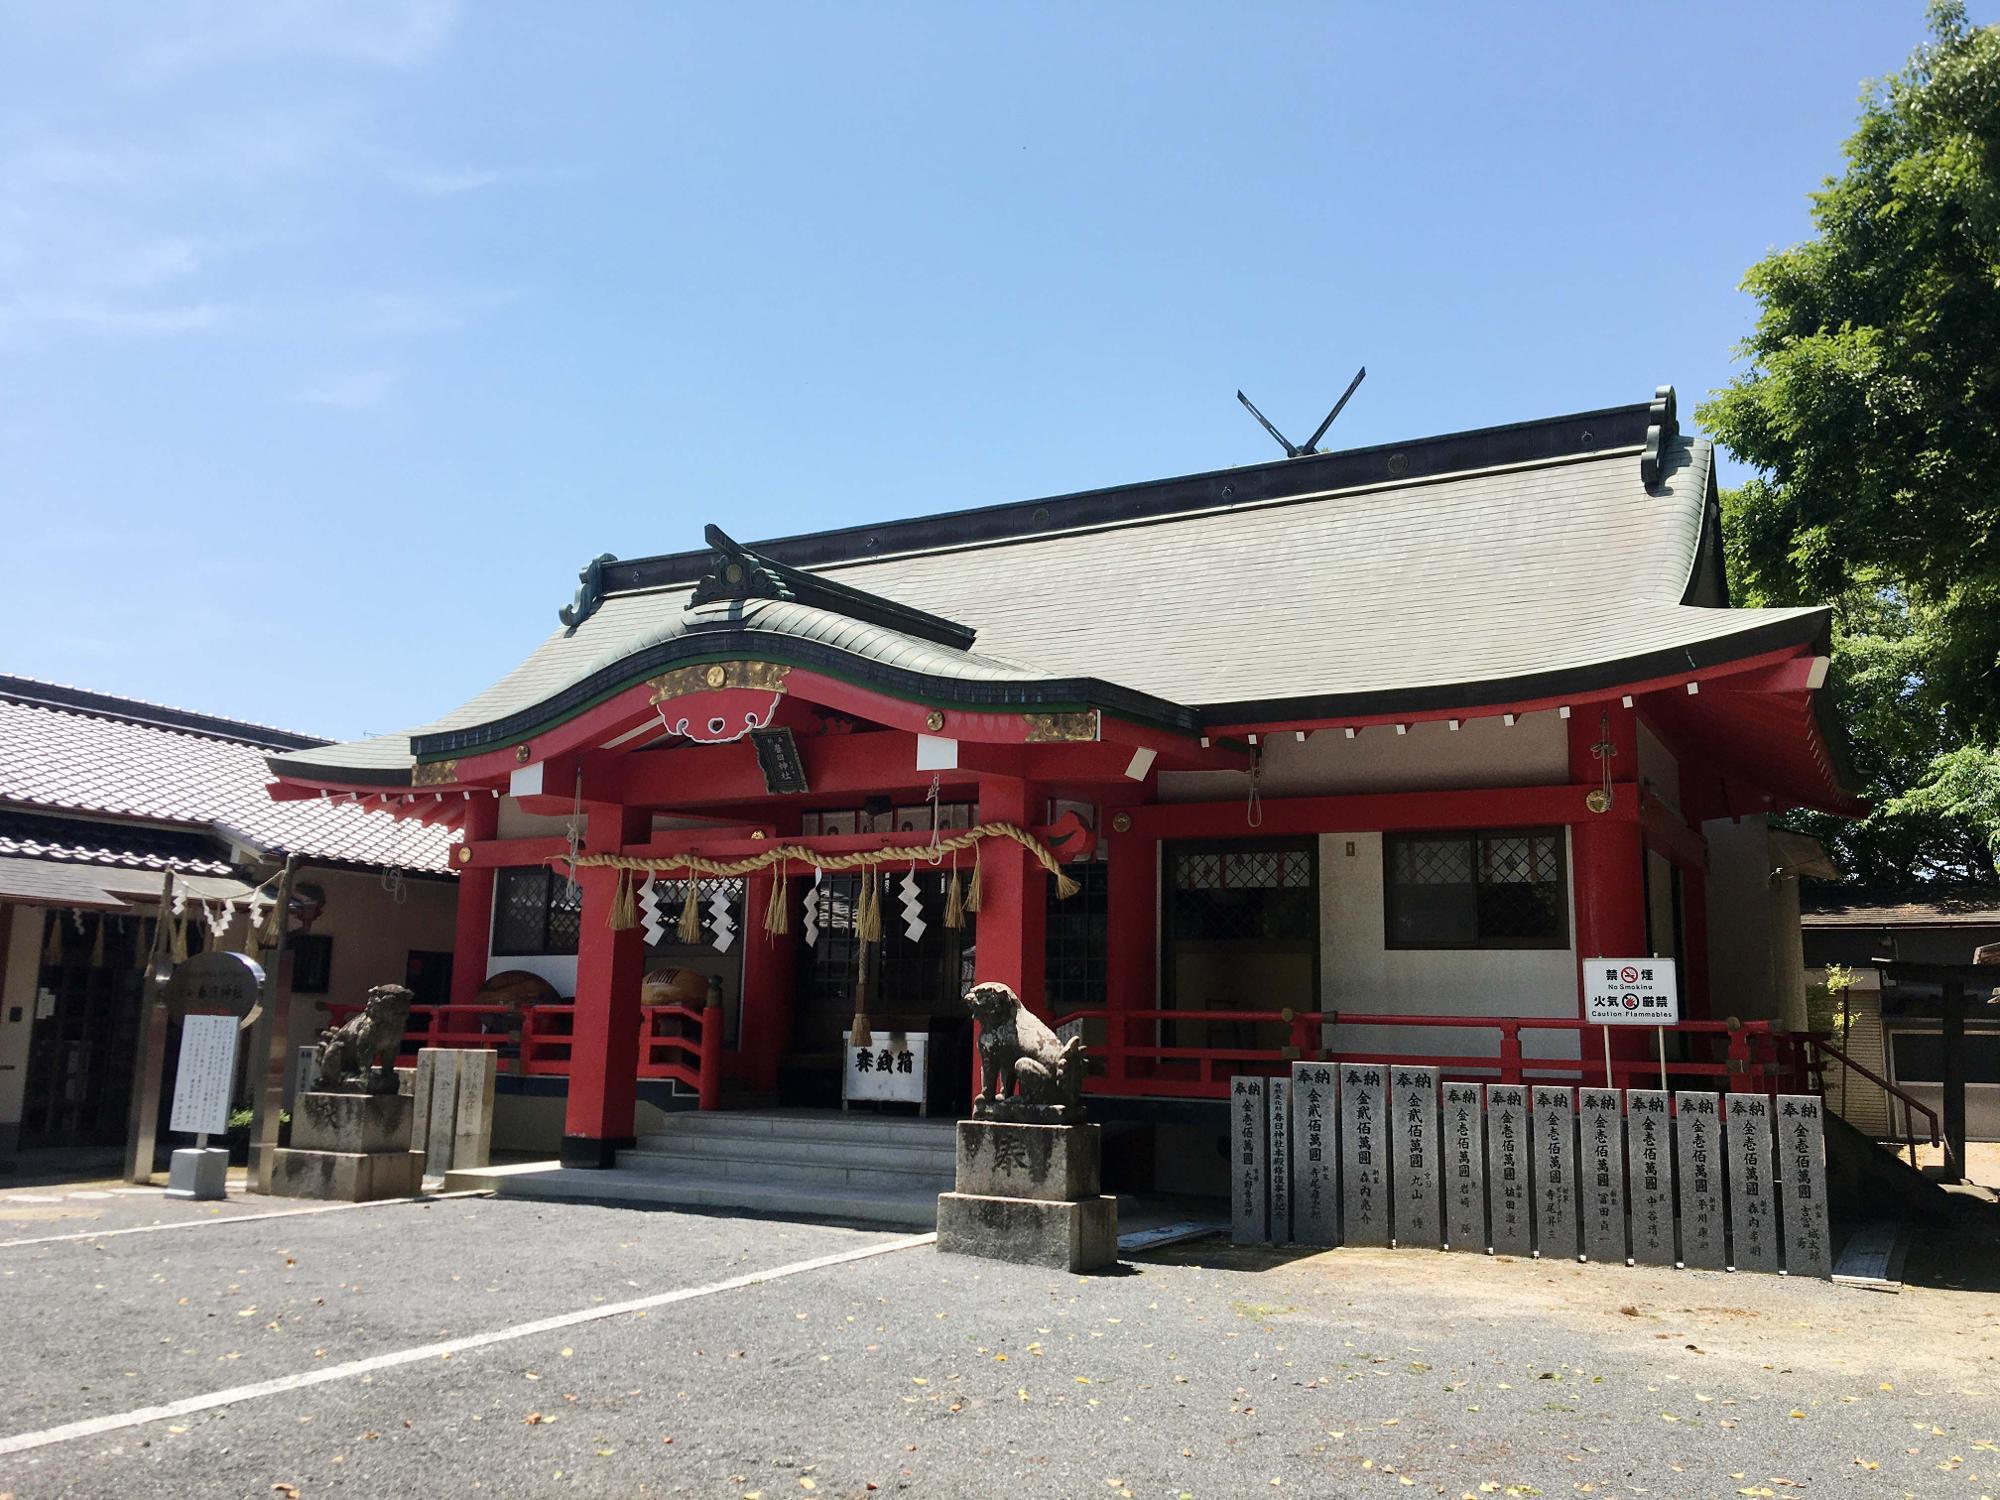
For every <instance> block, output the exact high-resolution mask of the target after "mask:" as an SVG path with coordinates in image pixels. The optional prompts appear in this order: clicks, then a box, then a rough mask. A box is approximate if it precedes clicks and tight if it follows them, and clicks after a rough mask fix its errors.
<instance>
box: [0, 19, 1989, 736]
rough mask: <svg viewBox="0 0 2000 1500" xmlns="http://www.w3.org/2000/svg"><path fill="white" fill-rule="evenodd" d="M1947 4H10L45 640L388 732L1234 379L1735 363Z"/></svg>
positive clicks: (2, 487)
mask: <svg viewBox="0 0 2000 1500" xmlns="http://www.w3.org/2000/svg"><path fill="white" fill-rule="evenodd" d="M1987 8H1988V7H1986V6H1984V5H1981V6H1980V7H1978V11H1979V12H1982V13H1976V14H1975V19H1978V20H1982V21H1983V20H1987V19H1990V17H1989V16H1987V15H1985V14H1983V12H1984V11H1986V10H1987ZM1922 30H1923V15H1922V8H1921V6H1920V5H1919V4H1918V3H1916V0H1909V3H1891V0H1867V3H1849V4H1829V3H1812V4H1775V3H1765V0H1758V3H1754V4H1744V3H1741V0H1733V3H1730V4H1727V5H1718V4H1677V5H1673V6H1659V5H1622V4H1615V5H1606V4H1604V3H1602V0H1590V3H1578V4H1569V5H1535V4H1512V5H1497V4H1495V5H1468V6H1457V5H1437V6H1428V7H1419V6H1402V5H1396V6H1389V5H1361V4H1328V3H1319V4H1313V5H1307V6H1300V7H1276V6H1250V7H1246V6H1233V5H1232V6H1224V5H1219V4H1217V5H1209V6H1205V7H1195V6H1186V5H1168V6H1159V5H1149V6H1136V5H1135V6H1112V5H1098V6H1089V7H1085V6H1078V5H1071V4H1056V5H1046V6H1026V5H1022V6H985V7H972V6H918V5H910V6H905V7H890V6H880V5H856V6H846V5H841V6H835V5H817V6H810V7H808V6H766V7H752V6H740V5H727V6H712V7H694V6H678V5H611V4H595V5H589V6H570V5H542V4H529V3H514V4H501V3H491V4H486V5H481V6H470V5H468V6H463V7H459V6H454V5H452V4H450V3H448V0H410V3H399V4H391V3H380V4H367V3H342V0H328V3H325V4H315V3H307V0H255V3H250V0H246V3H242V4H223V3H214V4H165V3H162V4H152V3H148V4H146V5H132V4H127V3H119V4H114V5H105V6H87V5H81V4H71V3H67V0H63V3H57V0H50V3H47V4H44V5H41V6H39V7H34V6H17V7H11V8H10V10H9V12H8V15H7V16H6V18H5V19H4V20H0V515H4V517H5V521H6V526H5V531H4V533H0V534H4V536H5V537H6V539H7V566H6V572H5V583H6V587H5V589H4V591H0V601H3V602H0V610H4V616H3V617H0V618H4V629H5V641H6V649H5V652H4V653H3V654H0V670H8V671H14V672H21V673H27V674H31V675H35V676H42V677H49V678H54V679H57V680H61V681H68V682H73V683H77V684H80V685H85V686H89V687H94V688H99V689H104V690H107V691H113V692H122V693H130V694H133V695H137V696H141V697H148V698H154V699H159V700H163V701H166V702H169V703H176V704H181V705H184V706H188V707H195V708H202V709H206V710H210V711H213V712H219V713H228V714H234V715H237V716H241V717H247V718H254V719H260V720H264V721H268V722H274V723H279V724H283V725H287V726H290V727H294V728H298V729H303V730H308V731H312V732H317V733H324V734H329V735H338V736H343V737H344V736H348V735H353V734H359V733H362V732H379V731H385V730H390V729H396V728H401V727H406V726H408V725H410V724H413V723H417V722H421V721H422V720H424V719H427V718H429V717H431V716H433V715H434V714H436V713H438V712H441V711H442V710H444V709H445V708H448V707H450V706H453V705H455V704H456V703H458V702H460V701H462V700H463V699H464V698H466V697H469V696H470V695H471V694H472V693H473V692H475V691H477V690H478V689H480V688H482V687H484V686H485V685H486V684H487V683H488V682H490V681H491V680H492V679H493V678H495V677H497V676H498V675H499V674H500V673H502V672H503V671H505V670H506V669H507V668H509V667H511V666H512V665H513V664H514V663H515V662H516V661H517V660H518V659H519V658H520V657H521V656H522V655H524V654H525V653H526V652H527V651H528V650H529V649H531V648H532V646H533V645H534V643H535V642H536V641H538V640H539V639H540V638H541V637H542V636H543V635H544V634H546V633H547V631H548V630H549V629H551V628H552V627H553V625H554V617H555V610H556V608H557V607H558V606H559V605H560V604H562V603H564V602H566V601H567V600H568V598H569V596H570V593H571V591H572V589H573V588H574V585H575V573H576V569H577V568H578V567H579V566H580V565H581V564H582V563H583V561H584V560H585V559H586V558H588V557H590V556H591V555H593V554H595V553H597V552H599V551H610V552H615V553H617V554H619V555H621V556H638V555H643V554H647V553H653V552H662V551H671V550H677V549H680V548H684V547H689V546H695V545H699V541H700V535H701V527H702V524H703V523H704V522H706V521H710V520H714V521H717V522H719V523H720V524H722V525H723V526H724V527H726V528H727V529H729V530H730V531H732V532H733V533H735V534H736V535H738V536H742V537H745V538H754V537H759V536H770V535H776V534H779V533H783V532H790V531H796V530H801V529H808V528H814V527H819V526H823V525H831V524H837V523H842V522H851V521H862V520H867V519H871V518H877V517H893V516H901V515H911V514H917V513H921V512H924V511H930V510H938V509H947V508H952V507H957V506H964V505H976V504H983V503H988V502H994V501H1001V500H1009V499H1019V498H1025V497H1028V496H1031V495H1038V494H1047V493H1060V492H1063V491H1067V490H1073V489H1081V488H1086V487H1089V486H1094V485H1101V484H1111V483H1117V482H1121V481H1127V480H1137V479H1145V478H1151V477H1157V476H1162V475H1169V474H1175V473H1184V472H1188V471H1192V470H1199V469H1205V468H1212V467H1218V466H1222V465H1227V464H1233V463H1241V462H1246V461H1250V460H1254V459H1261V458H1265V457H1268V456H1269V455H1270V454H1271V453H1272V452H1273V451H1274V450H1273V449H1272V447H1271V445H1270V443H1269V440H1268V439H1267V438H1265V436H1264V435H1263V434H1262V433H1261V432H1259V431H1258V430H1257V429H1256V428H1255V427H1254V426H1253V425H1252V424H1251V422H1250V419H1249V418H1248V417H1247V416H1246V415H1245V414H1244V413H1243V412H1242V411H1241V410H1240V409H1239V408H1238V407H1237V405H1236V403H1235V400H1234V399H1233V395H1232V393H1233V392H1234V391H1235V389H1236V388H1237V387H1238V386H1239V385H1240V386H1242V387H1244V388H1245V389H1246V390H1247V391H1249V392H1250V394H1251V395H1252V397H1253V398H1254V399H1255V400H1256V401H1257V402H1258V404H1259V405H1260V406H1261V407H1262V408H1263V409H1264V411H1265V412H1266V413H1267V414H1268V415H1270V416H1271V417H1272V418H1273V419H1274V420H1275V421H1276V422H1277V423H1278V425H1279V426H1280V427H1282V428H1284V429H1285V430H1286V431H1288V432H1289V433H1291V434H1292V436H1293V437H1294V438H1295V439H1297V438H1299V437H1302V436H1303V435H1304V434H1305V433H1306V432H1309V431H1310V430H1311V428H1312V426H1313V424H1314V423H1315V422H1317V420H1318V419H1319V417H1320V416H1321V414H1322V413H1323V412H1324V410H1325V409H1326V407H1327V406H1328V405H1329V404H1330V403H1331V401H1332V399H1333V397H1334V396H1335V395H1336V394H1338V392H1339V390H1340V389H1341V387H1342V386H1343V385H1344V384H1345V383H1346V381H1347V379H1348V377H1349V375H1350V374H1351V373H1352V372H1353V370H1354V368H1355V366H1357V365H1359V364H1362V363H1366V364H1367V366H1368V370H1369V377H1368V381H1367V383H1366V384H1365V385H1364V386H1363V387H1362V389H1361V391H1360V393H1359V394H1358V395H1357V396H1356V397H1355V400H1354V402H1353V403H1352V404H1351V405H1350V406H1349V408H1348V410H1347V413H1346V414H1345V415H1344V416H1343V417H1342V418H1341V420H1340V422H1339V424H1338V425H1337V426H1336V428H1335V431H1334V434H1333V440H1337V442H1338V444H1339V445H1344V446H1346V445H1356V444H1361V443H1368V442H1376V441H1384V440H1389V439H1393V438H1399V437H1411V436H1418V435H1422V434H1426V433H1433V432H1444V431H1451V430H1454V429H1458V428H1464V427H1472V426H1478V425H1482V424H1486V423H1492V422H1503V421H1513V420H1519V419H1525V418H1531V417H1537V416H1543V415H1548V414H1552V413H1556V412H1561V411H1567V410H1574V409H1577V408H1581V407H1588V406H1595V405H1605V404H1611V403H1618V402H1625V401H1631V400H1637V399H1641V398H1643V397H1644V396H1646V395H1648V394H1649V393H1650V392H1651V390H1652V387H1653V386H1654V385H1655V384H1656V383H1657V382H1660V381H1671V382H1673V383H1674V384H1675V385H1677V386H1678V387H1679V389H1680V391H1681V394H1682V398H1683V403H1684V409H1685V408H1690V407H1692V405H1693V404H1694V401H1695V400H1696V399H1698V398H1699V397H1700V395H1701V394H1702V393H1704V392H1706V391H1707V390H1709V389H1711V388H1713V387H1715V386H1716V385H1718V384H1720V383H1721V382H1723V381H1724V380H1725V379H1727V378H1728V376H1729V374H1730V372H1731V369H1732V352H1731V351H1732V346H1733V344H1734V342H1735V341H1736V339H1738V338H1739V337H1740V336H1741V335H1742V334H1743V332H1744V331H1745V330H1746V328H1747V326H1748V324H1749V320H1750V316H1751V306H1750V303H1749V302H1748V301H1747V299H1746V298H1744V297H1743V295H1742V294H1741V293H1740V292H1738V291H1737V290H1736V287H1737V282H1738V280H1739V278H1740V276H1741V274H1742V271H1743V269H1744V268H1745V267H1746V266H1747V265H1749V264H1750V262H1751V261H1753V260H1754V259H1756V258H1757V257H1758V256H1759V255H1760V254H1762V253H1763V252H1764V251H1765V250H1766V249H1768V248H1770V247H1772V246H1775V245H1780V244H1786V243H1790V242H1793V241H1796V240H1798V239H1800V238H1802V237H1803V236H1804V234H1805V233H1806V231H1807V227H1808V222H1807V218H1806V194H1807V192H1808V191H1809V190H1810V189H1811V188H1813V187H1814V186H1815V185H1817V183H1818V182H1819V181H1820V179H1821V178H1822V177H1824V176H1825V175H1826V174H1828V173H1830V172H1833V171H1836V170H1838V167H1839V146H1840V142H1841V141H1842V139H1843V138H1844V137H1845V136H1846V134H1847V133H1848V131H1849V129H1850V127H1851V124H1852V121H1853V118H1854V114H1855V109H1856V99H1857V96H1858V93H1859V90H1860V87H1861V84H1862V82H1863V80H1865V79H1867V78H1870V77H1874V76H1877V75H1880V74H1882V73H1886V72H1889V71H1892V70H1893V69H1895V68H1896V67H1898V66H1900V64H1901V63H1902V61H1903V59H1904V58H1905V56H1906V55H1907V53H1908V51H1909V49H1910V47H1911V46H1912V45H1913V44H1914V43H1915V42H1916V41H1917V40H1918V39H1919V37H1920V35H1921V33H1922ZM1076 587H1077V582H1076V581H1071V582H1070V583H1069V584H1067V585H1066V586H1065V594H1066V595H1067V594H1068V593H1069V592H1070V591H1073V590H1074V589H1076ZM1085 591H1086V593H1087V581H1086V582H1085ZM1064 602H1065V601H1063V600H1058V601H1056V603H1057V605H1058V607H1061V605H1062V604H1063V603H1064ZM1067 602H1069V603H1072V604H1073V603H1074V602H1075V601H1074V599H1068V600H1067Z"/></svg>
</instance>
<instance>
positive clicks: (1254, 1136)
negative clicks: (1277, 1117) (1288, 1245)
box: [1229, 1075, 1271, 1245]
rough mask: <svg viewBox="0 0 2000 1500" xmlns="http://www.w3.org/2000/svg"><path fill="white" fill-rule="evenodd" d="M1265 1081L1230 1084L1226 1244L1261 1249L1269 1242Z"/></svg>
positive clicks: (1242, 1080)
mask: <svg viewBox="0 0 2000 1500" xmlns="http://www.w3.org/2000/svg"><path fill="white" fill-rule="evenodd" d="M1266 1113H1267V1112H1266V1110H1265V1107H1264V1080H1263V1079H1261V1078H1245V1077H1242V1076H1241V1075H1238V1076H1237V1077H1235V1078H1232V1079H1231V1080H1230V1081H1229V1202H1230V1210H1229V1243H1230V1244H1232V1245H1262V1244H1264V1243H1266V1242H1267V1241H1268V1240H1269V1239H1270V1238H1271V1200H1270V1197H1269V1196H1268V1193H1267V1182H1266V1179H1267V1175H1268V1174H1267V1172H1266V1168H1265V1162H1266V1157H1265V1154H1264V1153H1265V1146H1266V1143H1267V1138H1268V1136H1269V1134H1270V1122H1269V1120H1268V1119H1267V1118H1266Z"/></svg>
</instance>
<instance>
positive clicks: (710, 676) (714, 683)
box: [702, 662, 729, 688]
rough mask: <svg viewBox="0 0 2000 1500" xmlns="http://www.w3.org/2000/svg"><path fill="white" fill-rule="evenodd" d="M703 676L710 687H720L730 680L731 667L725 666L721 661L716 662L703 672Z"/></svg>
mask: <svg viewBox="0 0 2000 1500" xmlns="http://www.w3.org/2000/svg"><path fill="white" fill-rule="evenodd" d="M702 677H703V679H704V680H705V681H706V682H707V683H708V685H709V686H710V687H712V688H719V687H721V686H722V685H723V683H725V682H727V681H729V668H727V667H725V666H724V665H723V664H722V663H721V662H716V663H715V664H714V665H712V666H711V667H710V668H709V669H708V670H707V671H706V672H704V673H703V674H702Z"/></svg>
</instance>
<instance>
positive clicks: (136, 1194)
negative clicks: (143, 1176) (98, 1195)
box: [111, 1187, 166, 1198]
mask: <svg viewBox="0 0 2000 1500" xmlns="http://www.w3.org/2000/svg"><path fill="white" fill-rule="evenodd" d="M111 1191H112V1192H114V1193H116V1194H118V1196H119V1197H121V1198H146V1197H156V1196H158V1195H159V1194H161V1193H164V1192H165V1191H166V1189H165V1188H158V1187H129V1188H113V1189H112V1190H111Z"/></svg>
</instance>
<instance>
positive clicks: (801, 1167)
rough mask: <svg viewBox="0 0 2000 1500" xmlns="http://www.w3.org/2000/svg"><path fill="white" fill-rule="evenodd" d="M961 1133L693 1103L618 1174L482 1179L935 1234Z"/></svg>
mask: <svg viewBox="0 0 2000 1500" xmlns="http://www.w3.org/2000/svg"><path fill="white" fill-rule="evenodd" d="M953 1130H954V1122H953V1121H951V1120H921V1119H914V1118H907V1117H892V1116H883V1115H870V1114H839V1113H834V1112H832V1111H825V1110H796V1111H785V1110H760V1111H737V1110H716V1111H713V1112H709V1113H703V1112H701V1111H695V1110H689V1111H685V1112H683V1113H679V1114H675V1115H672V1116H670V1117H669V1118H668V1121H667V1124H666V1126H665V1127H664V1128H663V1129H661V1130H658V1131H655V1132H653V1133H651V1134H649V1135H642V1136H640V1137H639V1142H638V1144H637V1145H636V1146H633V1147H629V1148H627V1149H626V1150H624V1151H621V1152H619V1154H618V1165H617V1166H616V1167H615V1168H612V1169H611V1170H609V1171H602V1172H598V1171H587V1170H584V1169H580V1168H575V1167H548V1168H541V1169H537V1170H528V1171H519V1172H507V1173H504V1174H501V1173H495V1174H494V1175H493V1176H492V1178H491V1180H490V1181H489V1182H484V1183H482V1184H481V1185H483V1186H491V1187H492V1188H494V1189H495V1190H496V1191H497V1192H498V1193H499V1194H500V1196H502V1197H506V1198H538V1199H569V1200H588V1201H591V1202H598V1203H642V1204H658V1205H660V1206H662V1207H682V1208H704V1209H715V1210H723V1211H726V1210H730V1209H735V1210H740V1211H743V1212H746V1213H758V1214H772V1215H777V1216H782V1217H785V1218H801V1219H827V1220H833V1221H837V1222H843V1223H858V1224H887V1225H895V1226H898V1227H905V1228H913V1229H931V1228H934V1227H935V1226H936V1224H937V1197H938V1194H939V1193H944V1192H949V1191H950V1190H951V1187H952V1175H953V1167H954V1155H953V1153H954V1149H955V1147H954V1136H953ZM463 1185H466V1186H471V1185H472V1184H470V1183H469V1182H468V1183H466V1184H463Z"/></svg>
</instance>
